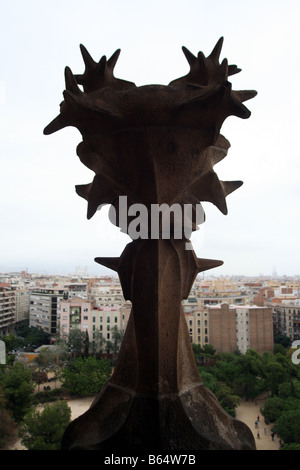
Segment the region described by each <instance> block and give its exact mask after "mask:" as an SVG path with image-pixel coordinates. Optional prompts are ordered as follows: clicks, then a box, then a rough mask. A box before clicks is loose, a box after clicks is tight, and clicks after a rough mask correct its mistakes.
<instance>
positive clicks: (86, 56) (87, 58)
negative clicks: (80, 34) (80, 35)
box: [80, 44, 97, 70]
mask: <svg viewBox="0 0 300 470" xmlns="http://www.w3.org/2000/svg"><path fill="white" fill-rule="evenodd" d="M80 51H81V55H82V58H83V61H84V64H85V67H86V70H90V69H92V68H94V67H95V66H96V65H97V64H96V62H95V61H94V59H93V58H92V56H91V55H90V53H89V52H88V51H87V49H86V48H85V47H84V45H83V44H80Z"/></svg>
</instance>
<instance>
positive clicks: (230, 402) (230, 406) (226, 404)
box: [216, 384, 240, 417]
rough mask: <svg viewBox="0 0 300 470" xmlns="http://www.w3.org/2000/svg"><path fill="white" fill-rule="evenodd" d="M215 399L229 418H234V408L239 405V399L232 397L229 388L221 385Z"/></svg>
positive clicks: (235, 396)
mask: <svg viewBox="0 0 300 470" xmlns="http://www.w3.org/2000/svg"><path fill="white" fill-rule="evenodd" d="M216 397H217V399H218V401H219V403H220V405H221V406H222V408H223V409H224V410H225V411H226V412H227V413H228V414H229V415H231V416H233V417H235V416H236V411H235V409H236V407H237V406H238V405H239V403H240V397H238V396H237V395H234V394H233V393H232V390H231V388H230V387H228V386H227V385H225V384H222V385H221V387H220V388H219V390H218V391H217V392H216Z"/></svg>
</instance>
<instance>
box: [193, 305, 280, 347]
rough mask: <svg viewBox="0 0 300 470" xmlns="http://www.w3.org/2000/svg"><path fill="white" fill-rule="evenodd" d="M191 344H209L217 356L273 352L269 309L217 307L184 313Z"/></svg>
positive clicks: (232, 306)
mask: <svg viewBox="0 0 300 470" xmlns="http://www.w3.org/2000/svg"><path fill="white" fill-rule="evenodd" d="M185 319H186V322H187V327H188V330H189V335H190V339H191V342H192V343H195V344H200V345H201V346H204V345H205V344H211V345H212V346H213V347H214V348H215V349H216V350H217V352H234V351H236V350H239V351H240V352H241V353H245V352H246V351H247V349H249V348H253V349H254V350H255V351H257V352H259V353H262V352H264V351H273V325H272V309H271V308H267V307H257V306H249V305H248V306H246V305H245V306H239V307H236V306H235V305H228V304H226V303H224V304H218V305H215V306H211V307H209V308H206V309H203V310H195V311H194V312H192V313H186V314H185Z"/></svg>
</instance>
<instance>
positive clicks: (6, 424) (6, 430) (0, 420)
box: [0, 389, 16, 449]
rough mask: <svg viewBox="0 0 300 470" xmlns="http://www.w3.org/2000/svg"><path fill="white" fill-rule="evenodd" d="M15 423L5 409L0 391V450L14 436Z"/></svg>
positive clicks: (0, 390) (2, 394) (4, 401)
mask: <svg viewBox="0 0 300 470" xmlns="http://www.w3.org/2000/svg"><path fill="white" fill-rule="evenodd" d="M15 431H16V429H15V423H14V421H13V419H12V417H11V414H10V413H9V411H8V410H7V409H6V400H5V397H4V392H3V390H2V389H0V449H1V448H3V447H5V445H6V444H7V443H8V442H9V440H10V439H11V438H12V436H13V435H14V434H15Z"/></svg>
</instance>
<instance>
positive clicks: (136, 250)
mask: <svg viewBox="0 0 300 470" xmlns="http://www.w3.org/2000/svg"><path fill="white" fill-rule="evenodd" d="M222 43H223V38H221V39H220V40H219V41H218V42H217V44H216V46H215V47H214V49H213V51H212V52H211V54H210V55H209V56H208V57H205V56H204V54H203V53H202V52H199V53H198V55H197V56H194V55H193V54H192V53H191V52H190V51H188V50H187V49H186V48H185V47H184V48H183V52H184V54H185V56H186V58H187V61H188V63H189V66H190V70H189V72H188V74H187V75H185V76H183V77H181V78H179V79H177V80H174V81H172V82H171V83H170V84H169V85H167V86H163V85H147V86H141V87H137V86H136V85H135V84H134V83H131V82H128V81H125V80H120V79H118V78H115V76H114V67H115V64H116V62H117V59H118V56H119V53H120V50H117V51H116V52H115V53H114V54H113V55H112V56H111V57H110V59H109V60H107V59H106V57H105V56H103V57H102V58H101V60H100V61H99V62H95V61H94V60H93V59H92V57H91V56H90V54H89V53H88V52H87V50H86V49H85V47H84V46H82V45H81V46H80V47H81V52H82V56H83V60H84V64H85V70H84V73H83V74H82V75H73V73H72V72H71V70H70V69H69V68H68V67H67V68H66V69H65V81H66V90H65V91H64V93H63V95H64V101H63V102H62V104H61V110H60V114H59V115H58V117H57V118H55V119H54V120H53V121H52V122H51V123H50V124H49V125H48V126H47V127H46V128H45V130H44V133H45V134H51V133H53V132H55V131H57V130H59V129H62V128H64V127H66V126H74V127H76V128H77V129H78V130H79V131H80V133H81V135H82V137H83V140H82V142H81V143H80V144H79V145H78V147H77V154H78V156H79V158H80V160H81V161H82V163H83V164H84V165H86V166H87V167H88V168H89V169H91V170H93V171H94V172H95V177H94V179H93V182H92V183H90V184H87V185H78V186H77V187H76V191H77V193H78V194H79V195H80V196H82V197H83V198H85V199H86V200H87V203H88V208H87V217H88V218H91V217H92V216H93V215H94V214H95V213H96V211H97V209H98V208H99V207H101V206H102V205H103V204H110V205H111V207H112V208H113V209H114V214H115V217H114V223H115V224H116V225H118V226H119V227H121V229H122V230H123V231H125V232H127V233H128V234H129V235H131V232H130V229H129V228H130V227H129V226H130V224H131V223H134V227H135V228H136V231H135V234H137V235H136V236H134V237H133V236H132V237H131V238H133V241H132V242H131V243H129V244H128V245H127V246H126V248H125V250H124V252H123V253H122V254H121V256H120V257H118V258H96V261H97V262H98V263H100V264H102V265H105V266H107V267H109V268H111V269H113V270H115V271H116V272H117V273H118V275H119V277H120V281H121V285H122V289H123V294H124V297H125V299H126V300H130V301H131V302H132V310H131V315H130V319H129V323H128V326H127V329H126V333H125V337H124V340H123V343H122V347H121V350H120V353H119V357H118V362H117V364H116V367H115V370H114V373H113V376H112V377H111V379H110V380H109V381H108V383H107V384H106V385H105V386H104V387H103V388H102V390H101V391H100V393H99V396H98V397H97V398H96V399H95V401H94V402H93V404H92V406H91V408H90V409H89V410H88V411H87V412H86V413H84V414H83V415H82V416H81V417H79V418H77V419H76V420H74V421H73V422H72V423H71V424H70V426H69V427H68V428H67V430H66V432H65V435H64V438H63V442H62V449H95V450H100V449H105V450H115V451H116V450H122V449H126V450H127V451H128V450H144V451H146V450H201V449H254V448H255V443H254V438H253V435H252V433H251V432H250V430H249V429H248V428H247V426H245V425H244V424H243V423H241V422H239V421H237V420H235V419H232V418H231V417H230V416H229V415H227V414H226V413H225V412H224V410H223V409H222V408H221V406H220V405H219V403H218V401H217V400H216V398H215V397H214V395H213V394H212V393H211V392H210V391H209V390H207V389H206V388H205V387H204V386H203V384H202V383H201V378H200V376H199V373H198V370H197V368H196V365H195V360H194V357H193V354H192V349H191V344H190V339H189V334H188V330H187V325H186V321H185V318H184V314H183V311H182V305H181V302H182V300H183V299H185V298H187V297H188V295H189V292H190V289H191V287H192V284H193V282H194V279H195V277H196V275H197V274H198V273H199V272H201V271H204V270H207V269H211V268H213V267H216V266H219V265H221V264H222V261H218V260H209V259H202V258H197V257H196V256H195V253H194V251H193V250H192V247H191V245H190V242H189V235H190V234H191V232H192V231H193V230H195V229H196V228H197V226H198V224H199V223H200V222H202V221H203V220H200V219H201V217H200V218H199V216H198V217H197V214H199V212H197V209H198V208H199V207H201V205H200V204H201V201H209V202H211V203H213V204H214V205H215V206H216V207H217V208H218V209H219V210H220V211H221V212H222V213H224V214H226V213H227V205H226V196H227V195H228V194H229V193H231V192H232V191H234V190H235V189H237V188H238V187H239V186H241V184H242V182H240V181H225V182H224V181H220V180H219V178H218V176H217V174H216V173H215V171H214V165H215V164H217V163H218V162H219V161H220V160H222V159H223V158H224V157H225V156H226V154H227V151H228V148H229V147H230V144H229V142H228V141H227V140H226V139H225V137H223V136H222V135H221V134H220V129H221V126H222V124H223V122H224V120H225V119H226V118H227V117H228V116H231V115H234V116H237V117H240V118H243V119H245V118H248V117H249V116H250V111H249V110H248V109H247V108H246V107H245V106H244V104H243V102H244V101H246V100H248V99H250V98H253V97H254V96H255V95H256V92H255V91H233V90H232V88H231V84H230V83H229V82H228V76H230V75H233V74H235V73H237V72H239V71H240V69H238V68H237V67H236V66H235V65H228V63H227V60H226V59H224V60H223V61H222V62H221V63H220V62H219V58H220V53H221V48H222ZM81 87H82V88H83V89H82V88H81ZM122 197H123V198H124V197H126V203H127V207H130V208H131V212H129V211H128V213H127V214H126V216H127V217H126V218H125V219H124V213H122V208H121V204H120V201H122V199H121V198H122ZM141 205H142V207H145V208H146V209H147V212H146V213H147V214H150V213H151V209H152V207H153V206H155V205H156V207H157V206H158V207H161V206H162V205H165V206H166V207H167V208H170V207H175V206H176V207H177V209H178V208H179V209H180V208H182V209H183V208H184V207H185V205H189V207H191V208H192V210H191V211H190V212H189V217H186V216H185V215H184V213H183V212H180V211H179V215H180V218H179V220H180V223H178V218H177V219H176V217H175V215H174V214H175V212H174V214H173V212H172V213H171V211H170V212H169V214H168V215H169V216H170V218H169V220H170V227H169V228H170V233H169V236H165V234H164V232H163V228H162V224H163V219H162V216H160V217H159V218H155V220H153V218H152V217H150V216H148V217H142V218H139V220H138V222H139V223H138V224H137V221H136V220H135V219H134V215H136V212H135V209H136V208H140V207H141ZM148 211H149V212H148ZM171 215H173V217H171ZM154 224H156V227H155V228H156V232H155V233H156V235H155V236H154V237H153V236H152V237H151V234H152V235H153V232H151V229H153V226H154ZM178 224H179V225H180V228H181V229H183V230H182V236H181V237H180V236H178ZM137 225H139V227H138V229H139V230H137ZM139 234H140V236H139Z"/></svg>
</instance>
